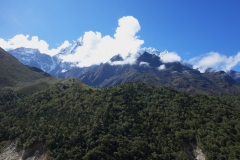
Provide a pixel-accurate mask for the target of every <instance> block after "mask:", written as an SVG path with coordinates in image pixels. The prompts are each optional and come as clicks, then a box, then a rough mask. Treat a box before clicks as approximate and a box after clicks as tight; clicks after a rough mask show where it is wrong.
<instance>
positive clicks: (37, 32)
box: [0, 0, 240, 71]
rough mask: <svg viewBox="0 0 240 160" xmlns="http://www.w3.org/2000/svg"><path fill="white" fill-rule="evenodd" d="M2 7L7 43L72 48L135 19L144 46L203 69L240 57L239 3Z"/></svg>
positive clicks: (202, 0)
mask: <svg viewBox="0 0 240 160" xmlns="http://www.w3.org/2000/svg"><path fill="white" fill-rule="evenodd" d="M0 2H1V5H0V21H1V25H0V31H1V32H0V38H1V39H3V40H5V41H7V40H9V39H11V38H13V37H14V36H16V35H19V34H23V35H29V36H30V37H32V36H37V37H38V39H39V40H44V41H45V42H46V43H47V44H48V45H49V49H52V48H57V47H58V46H60V45H61V44H62V43H63V42H64V41H66V40H67V41H69V42H70V43H71V42H72V41H73V40H77V39H78V38H79V37H81V36H83V35H84V33H85V32H88V31H93V32H100V33H101V36H107V35H109V36H111V37H114V34H115V32H116V28H117V27H118V20H119V19H120V18H122V17H124V16H132V17H134V18H135V19H137V20H138V22H139V25H140V26H141V29H140V30H139V31H138V32H137V33H136V36H139V39H141V40H144V43H143V44H141V47H154V48H156V49H157V50H159V51H164V50H168V51H170V52H175V53H177V54H178V55H179V56H180V57H181V60H184V61H188V62H189V60H190V61H191V62H193V63H198V64H199V65H201V64H202V63H203V62H202V63H201V60H202V61H203V60H206V61H207V64H208V65H207V66H209V65H210V64H209V63H211V58H219V61H217V62H214V63H213V64H216V65H219V67H218V68H221V67H220V66H221V65H225V64H223V63H224V61H228V65H229V64H231V63H234V64H238V60H234V59H238V58H239V57H240V56H238V55H237V54H238V52H240V1H239V0H231V1H227V0H210V1H209V0H181V1H175V0H150V1H147V0H131V1H127V0H121V1H110V0H71V1H66V0H61V1H57V0H48V1H47V0H34V1H33V0H22V1H13V0H9V1H5V0H0ZM0 44H1V43H0ZM1 47H3V48H4V46H1ZM216 53H217V55H216ZM192 58H193V59H192ZM204 58H205V59H204ZM214 60H216V59H213V61H214ZM231 61H234V62H231ZM239 61H240V58H239ZM202 65H206V63H204V64H202ZM210 66H211V65H210ZM227 68H229V66H228V67H227ZM230 69H235V70H238V71H240V66H239V65H230Z"/></svg>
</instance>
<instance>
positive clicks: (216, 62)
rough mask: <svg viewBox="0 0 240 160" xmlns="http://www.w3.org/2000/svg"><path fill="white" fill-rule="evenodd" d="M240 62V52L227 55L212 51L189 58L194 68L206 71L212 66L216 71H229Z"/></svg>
mask: <svg viewBox="0 0 240 160" xmlns="http://www.w3.org/2000/svg"><path fill="white" fill-rule="evenodd" d="M239 62H240V52H238V53H237V54H236V55H234V56H229V57H227V56H225V55H222V54H220V53H217V52H210V53H207V54H204V55H201V56H199V57H194V58H192V59H190V60H189V63H191V64H192V65H193V68H194V69H198V70H199V71H201V72H205V70H206V69H208V68H212V69H214V70H216V71H219V70H223V71H229V70H231V69H232V68H233V67H235V66H236V65H237V64H238V63H239Z"/></svg>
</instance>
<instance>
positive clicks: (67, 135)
mask: <svg viewBox="0 0 240 160" xmlns="http://www.w3.org/2000/svg"><path fill="white" fill-rule="evenodd" d="M0 101H1V102H0V141H4V140H17V143H18V145H19V146H23V147H24V148H27V147H30V146H31V145H32V144H34V143H36V142H44V144H45V148H46V151H47V153H48V157H49V159H59V160H60V159H143V160H145V159H179V160H183V159H189V156H188V154H187V153H186V152H185V149H184V143H190V142H194V143H196V144H197V145H198V146H199V147H200V148H201V149H202V150H203V153H204V154H205V155H206V158H207V159H240V154H239V153H240V118H239V117H240V116H239V115H240V107H239V106H240V96H239V95H235V96H228V95H226V96H206V95H189V94H186V93H182V92H178V91H175V90H172V89H163V88H156V87H153V86H150V85H146V84H142V83H129V84H124V85H120V86H116V87H110V88H106V89H99V90H96V89H91V88H82V87H81V86H80V85H74V84H64V83H58V84H56V85H54V86H52V87H51V88H49V89H47V90H44V91H40V92H38V93H35V94H32V95H29V96H26V97H22V96H20V95H15V94H14V93H13V91H11V90H8V91H5V92H4V93H3V92H2V93H1V94H0Z"/></svg>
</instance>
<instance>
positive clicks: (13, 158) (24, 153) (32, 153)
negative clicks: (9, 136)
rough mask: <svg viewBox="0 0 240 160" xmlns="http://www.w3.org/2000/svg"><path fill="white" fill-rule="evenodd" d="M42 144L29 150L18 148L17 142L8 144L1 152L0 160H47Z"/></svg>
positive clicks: (36, 144)
mask: <svg viewBox="0 0 240 160" xmlns="http://www.w3.org/2000/svg"><path fill="white" fill-rule="evenodd" d="M43 146H44V144H43V143H42V142H38V143H35V144H34V145H32V146H31V147H29V148H27V149H23V148H21V147H18V146H17V145H16V143H15V142H7V143H6V144H5V146H4V147H2V149H1V152H0V160H47V156H46V154H45V153H44V150H43Z"/></svg>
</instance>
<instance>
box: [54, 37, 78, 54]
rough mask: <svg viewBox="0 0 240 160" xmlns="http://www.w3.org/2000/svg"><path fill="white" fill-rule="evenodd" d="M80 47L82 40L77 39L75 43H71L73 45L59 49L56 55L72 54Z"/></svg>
mask: <svg viewBox="0 0 240 160" xmlns="http://www.w3.org/2000/svg"><path fill="white" fill-rule="evenodd" d="M80 46H82V40H81V39H78V40H77V41H73V43H72V44H70V45H69V46H68V47H66V48H63V49H61V50H60V52H59V53H58V54H61V55H68V54H74V53H75V52H76V50H77V48H78V47H80Z"/></svg>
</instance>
